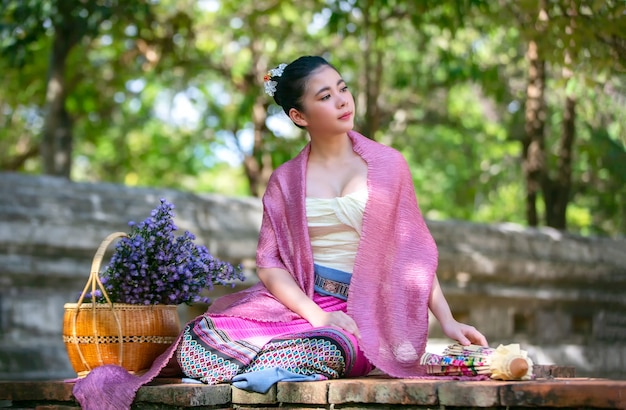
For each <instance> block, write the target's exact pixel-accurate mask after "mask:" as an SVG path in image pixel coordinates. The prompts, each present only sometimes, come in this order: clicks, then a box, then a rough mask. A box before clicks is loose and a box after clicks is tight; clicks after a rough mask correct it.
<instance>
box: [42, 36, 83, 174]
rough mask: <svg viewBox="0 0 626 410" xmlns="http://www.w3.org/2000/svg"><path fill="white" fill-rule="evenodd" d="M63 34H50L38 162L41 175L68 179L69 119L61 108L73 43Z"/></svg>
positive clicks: (69, 162)
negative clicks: (50, 45)
mask: <svg viewBox="0 0 626 410" xmlns="http://www.w3.org/2000/svg"><path fill="white" fill-rule="evenodd" d="M67 31H69V30H68V29H67V28H65V30H64V28H62V27H56V30H55V34H54V40H53V45H52V53H51V55H50V67H49V72H48V83H47V85H46V109H45V118H44V126H43V133H42V139H41V159H42V166H43V173H44V174H48V175H57V176H62V177H65V178H68V179H69V178H70V172H71V167H72V120H71V118H70V115H69V113H68V112H67V109H66V107H65V100H66V97H67V89H66V87H67V83H66V81H65V62H66V59H67V57H68V55H69V53H70V50H71V49H72V47H73V46H74V44H75V42H74V39H73V38H72V36H71V35H69V36H67V35H65V33H66V32H67Z"/></svg>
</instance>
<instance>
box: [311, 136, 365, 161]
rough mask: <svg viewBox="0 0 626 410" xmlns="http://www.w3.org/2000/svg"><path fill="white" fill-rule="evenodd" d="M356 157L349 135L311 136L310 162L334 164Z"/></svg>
mask: <svg viewBox="0 0 626 410" xmlns="http://www.w3.org/2000/svg"><path fill="white" fill-rule="evenodd" d="M352 155H354V152H353V150H352V140H351V139H350V137H348V134H340V135H335V136H315V137H314V136H311V152H310V153H309V161H310V160H314V161H320V162H332V161H337V160H342V159H345V158H347V157H350V156H352Z"/></svg>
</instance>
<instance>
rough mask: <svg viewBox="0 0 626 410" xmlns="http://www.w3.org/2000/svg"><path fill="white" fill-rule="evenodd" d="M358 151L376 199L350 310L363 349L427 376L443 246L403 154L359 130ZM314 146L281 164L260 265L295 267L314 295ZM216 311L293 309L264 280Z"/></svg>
mask: <svg viewBox="0 0 626 410" xmlns="http://www.w3.org/2000/svg"><path fill="white" fill-rule="evenodd" d="M348 135H349V137H350V138H351V140H352V144H353V149H354V151H355V152H356V153H357V154H359V155H360V156H361V157H362V158H363V160H364V161H365V162H366V163H367V167H368V176H367V185H368V190H369V197H368V202H367V205H366V207H365V212H364V215H363V230H362V236H361V243H360V245H359V250H358V252H357V256H356V260H355V265H354V271H353V276H352V281H351V283H350V293H349V297H348V314H349V315H350V316H351V317H352V318H353V319H354V320H355V321H356V323H357V325H358V326H359V330H360V332H361V335H362V340H361V348H362V349H363V351H364V352H365V354H366V356H367V357H368V359H369V360H370V361H371V362H372V363H373V364H374V365H375V366H376V367H377V368H379V369H380V370H382V371H384V372H385V373H387V374H388V375H390V376H394V377H419V376H423V375H424V369H423V368H422V367H420V366H419V365H418V364H419V359H420V357H421V355H422V353H424V350H425V347H426V340H427V337H428V301H429V297H430V290H431V285H432V281H433V277H434V274H435V271H436V269H437V258H438V254H437V248H436V245H435V242H434V240H433V238H432V236H431V234H430V232H429V230H428V228H427V226H426V223H425V221H424V218H423V217H422V214H421V212H420V210H419V207H418V204H417V200H416V197H415V190H414V188H413V182H412V178H411V174H410V171H409V168H408V165H407V163H406V161H405V159H404V158H403V157H402V155H401V154H400V153H399V152H398V151H396V150H394V149H392V148H390V147H387V146H384V145H382V144H379V143H377V142H375V141H372V140H370V139H368V138H365V137H364V136H362V135H360V134H358V133H357V132H354V131H352V132H349V133H348ZM309 151H310V145H307V146H306V147H305V148H304V149H303V150H302V152H300V154H299V155H298V156H296V157H295V158H293V159H292V160H290V161H288V162H286V163H284V164H283V165H282V166H280V167H279V168H278V169H276V170H275V171H274V173H273V175H272V177H271V178H270V181H269V184H268V187H267V190H266V192H265V195H264V197H263V206H264V213H263V221H262V224H261V232H260V236H259V244H258V249H257V266H258V267H265V268H267V267H281V268H284V269H286V270H287V271H289V272H291V274H292V275H293V277H294V278H295V280H296V281H297V283H299V284H300V286H301V287H302V289H304V291H305V293H306V294H307V295H309V296H312V295H313V254H312V251H311V247H310V240H309V234H308V228H307V220H306V208H305V192H306V191H305V175H306V166H307V160H308V155H309ZM208 313H209V314H211V315H224V316H240V317H246V318H252V319H257V320H264V321H288V320H292V319H294V318H296V317H297V316H296V315H295V313H293V312H291V311H290V310H288V309H287V308H285V307H284V306H283V305H282V304H281V303H280V302H278V300H276V299H275V298H274V297H273V296H272V295H271V294H270V293H269V292H268V291H267V290H266V289H265V288H264V287H263V285H262V284H260V283H259V284H257V285H255V286H253V287H252V288H250V289H247V290H244V291H243V292H239V293H236V294H232V295H227V296H223V297H221V298H219V299H217V300H216V301H215V302H214V303H213V305H212V306H211V307H210V309H209V312H208Z"/></svg>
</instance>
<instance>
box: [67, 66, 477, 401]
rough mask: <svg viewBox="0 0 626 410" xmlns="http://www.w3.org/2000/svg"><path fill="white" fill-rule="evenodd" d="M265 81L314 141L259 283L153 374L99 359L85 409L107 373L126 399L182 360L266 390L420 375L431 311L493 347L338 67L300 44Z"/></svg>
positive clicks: (227, 299) (195, 370)
mask: <svg viewBox="0 0 626 410" xmlns="http://www.w3.org/2000/svg"><path fill="white" fill-rule="evenodd" d="M265 90H266V92H267V93H268V94H270V95H272V96H273V97H274V99H275V101H276V103H277V104H279V105H280V106H281V107H282V108H283V110H284V111H285V113H286V114H287V115H288V116H289V118H291V120H292V121H293V122H294V123H295V124H296V125H297V126H299V127H302V128H304V129H306V130H307V132H308V134H309V136H310V143H309V144H307V145H306V146H305V147H304V149H303V150H302V151H301V152H300V154H299V155H297V156H296V157H295V158H293V159H292V160H290V161H288V162H286V163H285V164H283V165H282V166H280V167H279V168H278V169H276V170H275V172H274V173H273V175H272V177H271V178H270V181H269V183H268V187H267V190H266V192H265V195H264V197H263V207H264V209H263V221H262V225H261V231H260V235H259V243H258V248H257V268H258V276H259V278H260V282H259V283H258V284H256V285H254V286H252V287H251V288H249V289H246V290H244V291H241V292H237V293H235V294H231V295H227V296H223V297H221V298H219V299H217V300H216V301H215V302H214V303H213V304H212V305H211V307H210V308H209V311H208V312H206V313H205V314H204V315H202V316H199V317H198V318H196V319H195V320H194V321H192V322H191V323H189V324H188V325H187V326H186V327H185V329H184V330H183V332H182V334H181V336H180V338H179V340H178V341H177V342H176V343H175V344H174V345H173V346H172V348H170V350H169V351H168V352H166V353H164V354H163V355H162V356H161V357H160V358H159V359H157V361H156V362H155V364H154V365H153V367H152V368H151V369H150V370H149V372H148V373H146V374H145V375H143V376H141V377H139V378H134V377H131V376H129V375H127V374H125V372H121V371H120V370H119V369H116V368H114V367H111V366H102V367H99V368H96V369H94V371H92V372H91V373H90V375H89V376H88V377H87V378H85V379H83V380H80V381H79V382H78V383H77V384H76V386H75V388H74V395H75V396H76V397H77V398H78V399H79V401H80V402H81V404H83V406H84V408H85V409H89V408H91V407H89V406H88V405H87V404H88V403H89V402H93V403H95V405H94V407H93V408H98V407H97V406H98V403H97V401H95V400H94V399H93V398H94V397H96V396H98V395H99V394H100V392H101V391H102V386H103V385H110V384H111V382H110V381H111V380H115V385H116V386H118V387H119V388H118V389H117V390H116V393H115V397H112V398H109V399H110V400H113V399H115V400H117V401H119V402H120V403H122V402H123V403H124V404H123V405H120V406H121V407H120V408H125V407H124V406H130V403H131V402H132V400H133V399H132V397H133V395H134V392H135V391H136V390H137V389H138V388H139V386H140V385H142V384H144V383H146V382H148V381H149V380H150V379H151V378H153V377H155V376H156V375H157V374H159V372H160V373H161V375H163V369H164V367H165V365H166V364H167V363H168V361H169V364H170V365H172V364H174V365H176V363H174V358H175V359H176V361H177V364H178V365H179V366H180V369H181V370H182V372H183V374H184V375H185V376H186V377H187V378H189V379H195V380H198V381H201V382H204V383H209V384H215V383H223V382H230V383H233V384H234V385H235V386H237V387H240V388H244V389H249V390H254V391H259V392H265V391H267V390H268V389H269V388H270V387H271V385H272V384H274V383H276V382H277V381H281V380H282V381H286V380H291V381H295V380H321V379H330V378H340V377H350V376H360V375H365V374H367V373H369V372H370V371H371V370H372V369H373V368H378V369H379V370H380V371H382V372H385V373H387V374H388V375H390V376H394V377H419V376H423V375H425V369H424V368H423V367H422V366H420V365H419V359H420V357H421V355H422V354H423V353H424V350H425V346H426V341H427V337H428V310H429V309H430V310H431V311H432V312H433V314H434V316H435V317H436V318H437V320H438V321H439V323H440V324H441V326H442V329H443V332H444V334H445V335H447V336H448V337H450V338H452V339H455V340H457V341H459V342H460V343H462V344H469V343H474V344H480V345H487V341H486V340H485V337H484V336H483V335H482V334H481V333H480V332H478V331H477V330H476V329H475V328H473V327H472V326H468V325H465V324H462V323H459V322H457V321H456V320H455V319H454V318H453V317H452V314H451V312H450V308H449V307H448V303H447V302H446V299H445V297H444V295H443V293H442V291H441V287H440V286H439V282H438V280H437V277H436V275H435V270H436V268H437V258H438V255H437V248H436V245H435V242H434V240H433V238H432V236H431V235H430V233H429V231H428V228H427V227H426V224H425V222H424V219H423V217H422V215H421V213H420V210H419V208H418V205H417V200H416V198H415V190H414V188H413V182H412V180H411V174H410V172H409V169H408V166H407V163H406V161H405V160H404V158H403V157H402V155H401V154H400V153H399V152H398V151H396V150H394V149H392V148H390V147H387V146H384V145H381V144H379V143H377V142H374V141H372V140H370V139H367V138H365V137H364V136H362V135H360V134H358V133H357V132H355V131H353V130H352V128H353V126H354V113H355V107H354V99H353V97H352V94H351V93H350V90H349V89H348V86H347V85H346V83H345V81H344V80H343V79H342V77H341V75H340V74H339V72H338V71H337V70H336V69H335V68H333V66H331V65H330V64H329V63H328V62H327V61H326V60H324V59H323V58H320V57H310V56H305V57H301V58H298V59H297V60H295V61H293V62H292V63H290V64H288V65H286V64H281V65H280V66H278V67H277V68H275V69H273V70H270V73H268V75H267V76H266V78H265ZM174 367H176V366H174ZM120 380H122V382H120ZM122 386H123V388H122ZM122 390H123V391H124V392H127V393H128V394H126V393H125V394H124V398H123V400H122V399H121V398H119V397H121V395H120V392H121V391H122ZM126 396H128V397H126Z"/></svg>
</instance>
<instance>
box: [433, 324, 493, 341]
mask: <svg viewBox="0 0 626 410" xmlns="http://www.w3.org/2000/svg"><path fill="white" fill-rule="evenodd" d="M441 328H442V330H443V333H444V334H445V335H446V336H448V337H449V338H450V339H454V340H456V341H458V342H459V343H460V344H462V345H464V346H467V345H469V344H475V345H480V346H488V343H487V338H486V337H485V336H483V334H482V333H480V332H479V331H478V330H476V328H475V327H474V326H470V325H466V324H465V323H460V322H457V321H456V320H450V321H449V322H447V323H446V324H445V325H444V324H442V325H441Z"/></svg>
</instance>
